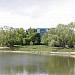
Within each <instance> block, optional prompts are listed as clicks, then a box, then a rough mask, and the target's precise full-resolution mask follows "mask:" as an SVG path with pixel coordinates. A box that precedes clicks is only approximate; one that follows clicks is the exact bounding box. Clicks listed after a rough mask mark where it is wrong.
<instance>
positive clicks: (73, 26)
mask: <svg viewBox="0 0 75 75" xmlns="http://www.w3.org/2000/svg"><path fill="white" fill-rule="evenodd" d="M40 44H44V45H47V46H53V47H74V46H75V23H73V22H71V23H70V24H68V25H64V24H59V25H57V26H56V27H55V28H50V29H49V31H48V32H46V33H45V34H44V35H43V36H42V37H41V36H40V34H39V33H37V30H36V29H34V28H31V27H30V28H29V29H28V30H24V29H23V28H13V27H9V26H4V27H0V46H9V47H13V46H14V45H40Z"/></svg>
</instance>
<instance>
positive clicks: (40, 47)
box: [0, 45, 75, 52]
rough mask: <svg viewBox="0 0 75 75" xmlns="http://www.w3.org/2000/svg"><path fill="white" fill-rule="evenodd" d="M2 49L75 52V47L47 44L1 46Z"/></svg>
mask: <svg viewBox="0 0 75 75" xmlns="http://www.w3.org/2000/svg"><path fill="white" fill-rule="evenodd" d="M0 50H12V51H48V52H75V48H69V49H67V48H59V47H49V46H45V45H33V46H21V45H15V46H14V47H13V48H11V49H10V48H8V47H0Z"/></svg>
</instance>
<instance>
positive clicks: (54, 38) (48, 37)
mask: <svg viewBox="0 0 75 75" xmlns="http://www.w3.org/2000/svg"><path fill="white" fill-rule="evenodd" d="M74 29H75V23H70V24H68V25H63V24H59V25H57V27H56V28H50V29H49V31H48V32H47V33H46V34H44V35H43V36H42V43H43V44H46V43H47V42H48V45H49V46H56V47H66V45H68V47H74V45H75V38H74V37H75V31H74Z"/></svg>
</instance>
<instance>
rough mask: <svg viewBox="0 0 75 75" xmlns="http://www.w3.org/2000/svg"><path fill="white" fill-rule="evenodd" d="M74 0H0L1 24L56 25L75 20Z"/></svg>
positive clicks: (21, 25) (15, 25)
mask: <svg viewBox="0 0 75 75" xmlns="http://www.w3.org/2000/svg"><path fill="white" fill-rule="evenodd" d="M74 13H75V1H74V0H12V1H10V0H0V26H4V25H8V26H13V27H24V28H25V29H27V28H29V27H34V28H37V27H44V28H45V27H47V28H48V27H55V26H56V25H57V24H59V23H64V24H65V23H66V24H67V23H70V22H73V21H75V17H74V16H75V14H74Z"/></svg>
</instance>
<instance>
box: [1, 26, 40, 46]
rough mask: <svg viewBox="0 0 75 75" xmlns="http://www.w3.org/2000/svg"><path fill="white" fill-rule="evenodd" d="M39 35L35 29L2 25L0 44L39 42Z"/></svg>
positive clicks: (11, 44)
mask: <svg viewBox="0 0 75 75" xmlns="http://www.w3.org/2000/svg"><path fill="white" fill-rule="evenodd" d="M39 37H40V35H39V34H38V33H37V32H36V29H32V28H29V29H28V30H27V31H25V30H24V29H23V28H12V27H8V26H4V27H1V28H0V46H8V47H13V46H14V45H30V43H31V41H32V42H33V44H40V39H39Z"/></svg>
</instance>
